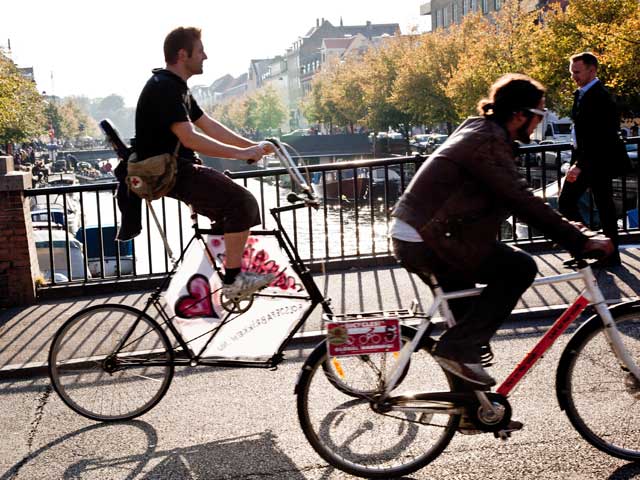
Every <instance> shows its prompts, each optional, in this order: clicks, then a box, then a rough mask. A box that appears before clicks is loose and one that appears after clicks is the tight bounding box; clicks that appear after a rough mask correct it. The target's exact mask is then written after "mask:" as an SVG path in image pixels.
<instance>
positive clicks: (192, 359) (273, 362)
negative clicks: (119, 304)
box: [116, 203, 331, 368]
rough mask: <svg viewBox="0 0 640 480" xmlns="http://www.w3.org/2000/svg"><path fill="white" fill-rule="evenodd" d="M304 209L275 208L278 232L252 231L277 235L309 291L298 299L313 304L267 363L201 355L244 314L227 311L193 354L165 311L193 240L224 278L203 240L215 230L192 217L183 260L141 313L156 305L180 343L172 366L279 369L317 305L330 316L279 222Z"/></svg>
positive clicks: (329, 309)
mask: <svg viewBox="0 0 640 480" xmlns="http://www.w3.org/2000/svg"><path fill="white" fill-rule="evenodd" d="M305 207H306V205H305V204H304V203H302V204H295V205H287V206H283V207H277V208H273V209H271V214H272V215H273V217H274V219H275V221H276V224H277V226H278V229H277V230H272V231H254V232H252V234H254V235H274V236H275V237H276V239H277V241H278V244H279V246H280V248H281V249H282V250H283V251H284V252H285V253H286V255H287V257H288V259H289V264H290V265H291V268H292V269H293V270H294V272H295V273H296V274H297V275H298V277H299V278H300V281H301V282H302V284H303V286H304V288H305V290H306V294H307V295H306V296H302V297H298V298H304V299H308V300H310V301H311V303H310V304H309V306H308V307H307V308H306V310H305V311H304V313H303V314H302V316H301V317H300V319H299V320H298V321H297V323H296V324H295V325H294V327H293V328H292V330H291V332H290V333H289V335H288V336H287V337H286V338H285V339H284V340H283V341H282V343H281V344H280V346H279V348H278V350H277V351H276V353H275V354H274V355H273V356H272V357H270V358H268V359H266V360H256V361H253V360H229V359H221V358H215V357H213V358H207V357H204V358H203V356H202V355H203V353H204V352H205V350H206V349H207V347H208V346H209V344H210V343H211V341H212V340H213V338H214V337H215V335H216V333H217V332H218V331H219V329H220V328H221V327H222V326H224V325H226V324H227V323H229V322H231V321H233V319H234V318H237V317H238V316H239V315H242V313H239V314H235V315H234V313H233V312H228V313H227V314H226V315H225V316H224V318H223V319H222V321H221V322H220V323H219V324H217V325H216V326H215V327H213V328H212V329H211V330H209V331H207V332H205V333H203V334H202V335H200V337H202V336H205V335H209V337H208V338H207V341H206V343H205V345H204V346H203V347H202V348H201V349H200V351H199V352H197V353H194V352H192V351H191V349H190V348H189V345H188V343H189V342H188V341H186V340H185V338H184V337H183V335H182V334H181V333H180V332H179V331H178V329H177V327H176V326H175V325H174V323H173V321H172V319H173V317H170V316H169V314H168V313H167V311H166V309H165V308H164V306H163V305H162V303H161V302H160V298H161V295H162V293H163V291H164V290H165V289H166V288H167V287H168V285H169V283H170V281H171V279H172V278H173V276H174V275H175V273H176V271H177V269H178V267H179V266H180V264H181V263H182V261H183V259H184V256H185V253H186V252H187V250H188V249H189V247H190V246H191V244H192V243H193V242H194V241H199V242H200V243H201V245H202V246H203V248H204V252H205V255H206V256H207V258H208V260H209V261H210V262H211V265H212V267H213V268H214V270H215V271H216V272H217V273H218V274H219V275H222V272H221V269H220V267H219V266H218V263H217V260H216V259H215V258H214V255H213V254H212V253H211V250H210V249H209V247H208V245H207V242H206V241H205V239H204V235H207V234H212V233H214V232H213V231H212V230H207V229H200V228H199V227H198V226H197V216H196V215H195V214H194V215H192V218H193V221H194V224H193V228H194V235H193V236H192V237H191V239H190V240H189V242H187V245H186V247H185V248H184V250H183V251H182V252H181V254H180V258H179V259H178V260H177V261H175V263H174V266H173V268H172V270H171V271H170V272H169V273H168V274H167V276H166V277H165V278H164V280H163V281H162V283H161V284H160V285H159V286H158V287H156V289H155V290H154V292H153V293H152V294H151V296H150V297H149V299H148V300H147V302H146V305H145V307H144V308H143V310H142V313H143V314H145V313H147V311H148V310H149V309H150V307H151V306H152V305H153V306H154V307H155V309H156V310H157V312H158V313H159V315H160V317H161V318H162V322H161V323H163V324H165V325H166V326H167V328H168V329H169V330H170V331H171V333H172V334H173V336H174V338H175V339H176V341H177V342H178V347H179V350H181V352H182V354H183V355H182V357H180V358H175V359H174V360H173V362H172V363H173V364H175V365H190V366H196V365H210V366H234V367H258V368H260V367H261V368H273V367H275V366H277V365H278V364H279V363H280V362H281V361H282V360H283V354H282V352H283V351H284V349H285V348H286V346H287V345H288V344H289V342H290V341H291V339H292V338H293V336H294V335H295V334H296V333H297V332H298V330H299V329H300V327H301V326H302V325H303V324H304V323H305V322H306V320H307V319H308V318H309V315H311V312H313V310H314V309H315V307H316V306H317V305H318V304H320V305H322V308H323V311H324V313H328V314H331V308H330V306H329V302H328V301H327V300H326V299H325V298H324V296H323V295H322V293H321V292H320V290H319V289H318V286H317V285H316V283H315V282H314V280H313V278H312V276H311V272H310V271H309V270H308V269H307V268H306V266H305V265H304V263H303V262H302V260H301V259H300V257H299V255H298V253H297V251H296V249H295V247H294V245H293V242H292V241H291V238H290V237H289V235H288V234H287V233H286V231H285V230H284V229H283V228H282V223H281V220H280V214H281V213H282V212H284V211H289V210H295V209H299V208H305ZM256 295H257V296H269V297H278V296H279V295H277V294H261V293H258V294H256ZM286 298H291V296H290V295H288V296H286ZM136 325H137V322H135V323H134V324H133V325H132V327H131V329H130V331H129V332H128V333H127V334H125V335H124V337H123V338H122V339H121V341H120V342H119V345H118V348H117V349H116V351H117V350H120V349H121V348H122V347H123V346H124V345H125V344H126V343H127V342H128V341H129V337H130V335H131V333H132V332H133V331H134V330H135V328H136ZM200 337H197V338H200ZM193 340H195V339H191V340H190V341H193ZM174 350H178V349H177V348H174ZM145 363H146V364H147V365H163V364H166V362H160V361H150V362H145Z"/></svg>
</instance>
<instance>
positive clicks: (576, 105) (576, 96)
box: [571, 88, 582, 117]
mask: <svg viewBox="0 0 640 480" xmlns="http://www.w3.org/2000/svg"><path fill="white" fill-rule="evenodd" d="M581 98H582V90H580V89H579V88H578V89H577V90H576V91H575V92H573V107H572V108H571V116H572V117H575V116H576V114H577V113H578V108H579V107H580V99H581Z"/></svg>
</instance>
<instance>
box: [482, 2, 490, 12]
mask: <svg viewBox="0 0 640 480" xmlns="http://www.w3.org/2000/svg"><path fill="white" fill-rule="evenodd" d="M482 13H489V0H482Z"/></svg>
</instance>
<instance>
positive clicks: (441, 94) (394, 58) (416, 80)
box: [303, 0, 640, 130]
mask: <svg viewBox="0 0 640 480" xmlns="http://www.w3.org/2000/svg"><path fill="white" fill-rule="evenodd" d="M521 4H522V2H520V1H518V0H507V1H505V2H503V6H502V8H501V10H500V11H499V12H497V13H496V14H494V15H493V16H492V17H483V16H481V15H479V14H472V15H467V16H465V18H464V19H463V21H462V22H461V24H459V25H451V26H449V27H448V28H447V29H446V30H444V29H439V30H437V31H435V32H431V33H425V34H422V35H420V36H409V37H400V38H392V39H388V40H386V41H385V42H384V43H383V44H382V46H381V47H380V48H377V49H369V51H368V52H367V54H366V55H365V56H364V58H362V59H357V58H348V59H345V60H344V61H343V63H340V64H337V65H336V64H334V65H330V66H328V68H327V67H325V71H323V72H321V73H320V74H318V75H317V76H316V79H315V80H314V83H313V88H312V91H311V92H310V94H309V95H308V96H307V98H305V99H304V101H303V112H304V114H305V116H307V118H308V119H309V120H310V121H312V122H323V123H325V124H326V123H332V124H337V125H343V126H347V125H349V124H352V123H353V122H360V123H364V124H366V125H367V126H368V127H369V128H371V129H383V130H386V129H387V127H389V126H392V127H396V128H397V127H399V126H401V125H404V126H406V125H409V124H425V125H431V126H435V125H438V124H447V125H452V124H457V123H459V122H460V121H461V120H462V119H463V118H464V117H466V116H468V115H473V114H475V113H476V105H477V103H478V101H479V100H480V99H481V98H483V97H484V96H486V95H487V92H488V89H489V87H490V85H491V84H492V83H493V82H494V81H495V80H496V79H497V78H498V77H500V76H501V75H504V74H505V73H509V72H519V73H525V74H528V75H530V76H531V77H533V78H535V79H536V80H539V81H540V82H542V83H543V84H544V85H545V86H546V88H547V96H546V100H547V106H548V107H550V108H552V109H554V110H556V111H557V112H558V113H560V114H565V115H566V114H567V113H568V112H569V109H570V106H571V101H572V95H571V92H572V91H573V90H574V89H575V84H574V83H573V80H572V79H571V76H570V74H569V57H570V56H571V55H573V54H574V53H578V52H581V51H585V50H588V51H592V52H594V53H595V54H596V55H598V57H599V59H600V68H599V71H598V76H599V78H600V79H601V80H603V82H604V83H605V84H606V85H607V86H608V87H609V88H610V89H611V90H612V92H613V93H614V94H616V95H617V96H618V98H619V99H620V101H621V104H622V106H623V107H624V108H626V110H627V111H635V112H636V114H637V113H638V112H640V62H638V58H640V2H638V0H607V1H603V0H571V2H569V7H568V8H567V10H566V11H562V10H561V9H560V7H559V6H558V5H557V4H556V5H555V6H553V7H552V8H550V9H548V10H545V11H544V12H541V11H535V12H526V11H524V10H522V8H521Z"/></svg>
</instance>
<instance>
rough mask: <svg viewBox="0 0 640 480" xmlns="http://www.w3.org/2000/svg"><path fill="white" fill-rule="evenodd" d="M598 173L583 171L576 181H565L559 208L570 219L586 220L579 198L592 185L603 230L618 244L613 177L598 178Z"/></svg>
mask: <svg viewBox="0 0 640 480" xmlns="http://www.w3.org/2000/svg"><path fill="white" fill-rule="evenodd" d="M597 177H598V176H597V175H589V174H588V173H586V172H581V173H580V175H578V178H577V179H576V181H575V182H567V181H566V180H565V182H564V183H563V185H562V192H560V198H559V199H558V210H559V211H560V213H561V214H562V215H564V216H565V217H567V218H568V219H569V220H573V221H576V222H584V219H583V218H582V216H581V215H580V211H579V209H578V200H579V199H580V197H581V196H582V194H583V193H584V192H585V191H586V190H587V188H589V187H591V193H593V200H594V202H595V204H596V207H597V208H598V213H599V214H600V225H601V227H602V232H603V233H604V234H605V235H606V236H607V237H609V238H610V239H611V240H612V241H613V244H614V245H615V246H616V247H617V246H618V221H617V219H616V206H615V204H614V203H613V188H612V186H611V179H610V178H609V177H608V176H607V175H603V176H602V177H600V178H597Z"/></svg>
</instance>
